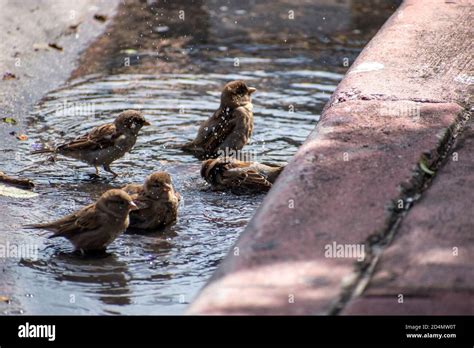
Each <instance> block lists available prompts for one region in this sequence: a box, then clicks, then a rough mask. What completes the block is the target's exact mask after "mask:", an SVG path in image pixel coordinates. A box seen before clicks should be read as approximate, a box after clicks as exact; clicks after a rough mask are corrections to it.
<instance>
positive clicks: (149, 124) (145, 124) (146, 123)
mask: <svg viewBox="0 0 474 348" xmlns="http://www.w3.org/2000/svg"><path fill="white" fill-rule="evenodd" d="M143 125H144V126H151V123H150V122H148V121H145V122H143Z"/></svg>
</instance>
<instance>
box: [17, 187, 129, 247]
mask: <svg viewBox="0 0 474 348" xmlns="http://www.w3.org/2000/svg"><path fill="white" fill-rule="evenodd" d="M134 209H137V206H136V205H135V203H134V202H133V201H132V198H131V197H130V196H129V195H128V194H127V193H126V192H124V191H122V190H117V189H113V190H108V191H106V192H105V193H104V194H102V196H101V197H100V198H99V199H98V200H97V202H96V203H94V204H90V205H88V206H86V207H84V208H82V209H80V210H79V211H77V212H75V213H72V214H70V215H67V216H65V217H63V218H62V219H59V220H56V221H53V222H48V223H42V224H34V225H27V226H25V228H37V229H45V230H48V231H52V232H54V234H53V235H52V236H50V237H49V238H56V237H64V238H66V239H68V240H69V241H70V242H71V243H72V244H73V245H74V247H75V248H76V250H80V251H82V252H93V251H103V250H105V248H106V247H107V246H108V245H109V244H110V243H112V242H113V241H114V240H115V239H116V238H117V237H118V236H119V235H120V234H121V233H123V232H124V231H125V230H126V229H127V227H128V224H129V216H128V215H129V212H130V211H131V210H134Z"/></svg>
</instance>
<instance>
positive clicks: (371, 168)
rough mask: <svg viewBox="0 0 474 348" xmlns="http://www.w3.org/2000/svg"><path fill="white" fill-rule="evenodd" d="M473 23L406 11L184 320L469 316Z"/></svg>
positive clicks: (438, 7)
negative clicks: (195, 316) (193, 317)
mask: <svg viewBox="0 0 474 348" xmlns="http://www.w3.org/2000/svg"><path fill="white" fill-rule="evenodd" d="M471 12H472V3H470V2H468V1H458V2H456V1H452V2H451V1H450V2H432V1H406V2H404V3H403V5H402V6H401V7H400V8H399V10H398V11H397V12H396V13H395V14H394V15H393V16H392V18H391V19H390V20H389V21H388V22H387V23H386V24H385V25H384V27H383V28H382V29H381V31H380V32H379V33H378V34H377V36H376V37H375V38H374V39H373V40H372V41H371V43H370V44H369V45H368V46H367V47H366V49H365V50H364V52H363V53H362V54H361V55H360V56H359V58H358V59H357V61H356V62H355V63H354V65H353V67H352V68H351V70H350V71H349V73H348V74H347V76H346V77H345V79H344V80H343V81H342V82H341V84H340V85H339V87H338V89H337V91H336V92H335V93H334V95H333V97H332V99H331V101H330V102H329V103H328V105H327V107H326V109H325V112H324V114H323V116H322V119H321V122H320V123H319V124H318V126H317V127H316V129H315V130H314V131H313V133H312V134H311V135H310V136H309V138H308V140H307V141H306V143H305V144H304V145H303V146H302V147H301V148H300V150H299V151H298V153H297V154H296V155H295V157H294V158H293V159H292V161H291V162H290V163H289V165H288V168H287V169H285V171H284V173H283V174H282V176H281V177H280V179H279V180H278V182H277V184H276V185H275V187H274V188H273V189H272V190H271V192H270V193H269V194H268V196H267V197H266V199H265V201H264V203H263V205H262V206H261V208H260V209H259V210H258V212H257V213H256V215H255V216H254V218H253V219H252V221H251V222H250V224H249V226H248V227H247V229H246V230H245V232H244V233H243V234H242V236H241V238H240V239H239V241H238V242H237V244H236V246H235V248H234V249H233V250H231V252H230V253H229V255H228V256H227V258H226V259H225V261H224V262H223V263H222V265H221V267H220V268H219V269H218V271H217V272H216V273H215V275H214V277H213V278H212V279H211V281H210V282H209V283H208V285H207V287H206V288H205V289H204V290H203V291H202V293H201V294H200V296H199V297H198V298H197V299H196V300H195V302H194V303H193V304H192V306H191V308H190V310H189V313H193V314H196V313H199V314H203V313H205V314H217V313H226V314H397V313H405V314H474V306H472V303H473V296H474V277H473V269H474V267H473V266H474V265H473V258H472V254H473V245H474V240H473V238H472V232H473V229H474V214H473V210H472V201H473V196H474V194H473V191H472V190H471V189H470V188H471V187H472V183H471V182H472V180H473V176H472V175H473V174H472V172H473V171H472V169H473V167H474V156H473V155H472V150H473V147H474V140H473V134H474V133H473V128H472V121H469V122H468V123H467V125H465V119H466V118H468V117H469V112H468V111H469V109H470V107H471V106H470V105H471V100H469V98H470V96H471V95H472V84H473V75H472V74H473V62H472V52H473V49H472V45H473V44H472V40H471V39H470V38H472V26H471V25H470V20H469V18H470V15H471V14H470V13H471ZM456 156H457V157H456ZM470 184H471V185H470ZM340 248H342V249H343V252H342V253H341V254H338V251H339V249H340ZM332 251H334V253H332V254H331V252H332ZM358 252H360V253H358ZM362 252H363V253H362ZM361 256H363V257H361ZM469 256H470V257H469ZM357 257H361V258H363V260H362V261H357Z"/></svg>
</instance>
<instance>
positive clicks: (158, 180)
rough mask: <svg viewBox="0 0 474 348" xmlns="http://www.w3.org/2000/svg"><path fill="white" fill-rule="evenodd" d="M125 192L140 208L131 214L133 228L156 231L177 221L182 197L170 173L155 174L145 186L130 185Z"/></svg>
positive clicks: (146, 180) (147, 180)
mask: <svg viewBox="0 0 474 348" xmlns="http://www.w3.org/2000/svg"><path fill="white" fill-rule="evenodd" d="M123 190H124V191H125V192H127V193H128V194H129V195H130V196H131V197H132V199H133V201H134V202H135V203H136V204H137V206H138V210H135V211H132V212H131V213H130V227H131V228H134V229H141V230H155V229H157V228H160V227H163V226H166V225H169V224H171V223H173V222H175V221H176V218H177V216H178V205H179V200H180V196H179V193H178V192H176V191H175V190H174V187H173V184H172V182H171V176H170V175H169V174H168V173H166V172H155V173H153V174H151V175H149V176H148V177H147V178H146V179H145V183H144V184H143V185H137V184H129V185H127V186H125V187H124V188H123Z"/></svg>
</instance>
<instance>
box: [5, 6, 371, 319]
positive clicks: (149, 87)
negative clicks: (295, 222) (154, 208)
mask: <svg viewBox="0 0 474 348" xmlns="http://www.w3.org/2000/svg"><path fill="white" fill-rule="evenodd" d="M211 12H212V11H211ZM310 29H311V28H309V29H308V30H310ZM314 31H315V32H316V31H317V28H314ZM356 36H357V35H356ZM303 39H304V38H303ZM233 40H234V41H233ZM238 40H239V37H238V36H234V37H229V38H227V40H226V41H225V42H222V41H219V40H216V41H214V42H207V43H205V44H204V43H202V44H201V45H197V46H194V47H193V49H192V50H189V51H191V53H189V52H188V53H189V56H190V57H191V60H193V61H194V63H195V65H194V69H192V70H193V71H197V72H196V73H193V74H191V73H189V74H183V73H179V74H178V73H169V74H148V71H149V67H148V68H147V69H146V71H147V73H146V74H144V73H133V74H126V73H123V71H119V72H118V73H117V72H116V73H114V74H112V75H94V76H88V77H85V78H82V79H80V80H75V81H72V82H71V83H70V84H68V86H66V87H64V88H62V89H59V90H57V91H54V92H52V93H49V94H48V95H47V96H46V97H45V98H44V99H43V100H42V102H41V103H40V104H39V105H37V107H36V108H35V110H34V112H33V113H32V115H31V116H32V117H31V121H30V124H29V128H28V135H29V137H30V140H29V141H28V142H24V143H20V144H19V146H18V148H17V149H15V152H16V156H15V158H16V161H15V166H14V167H15V168H18V167H26V166H29V165H31V164H32V161H34V160H38V158H33V157H32V156H30V155H29V154H28V153H29V151H30V149H31V146H32V145H33V143H34V142H55V141H61V140H62V139H68V138H72V137H73V136H76V135H78V134H82V133H83V132H85V131H87V130H89V129H90V128H92V127H93V126H96V125H97V124H101V123H105V122H110V121H112V120H113V119H114V118H115V116H116V115H117V114H118V113H119V112H121V111H122V110H124V109H131V108H134V109H141V110H142V111H143V112H144V114H145V115H146V118H147V119H148V120H149V121H150V122H151V123H152V126H150V127H145V128H143V130H142V132H141V135H140V137H139V138H138V141H137V144H136V146H135V147H134V149H133V151H132V153H131V154H127V155H126V156H125V157H124V158H122V159H120V160H118V161H117V162H115V163H114V164H112V168H113V169H114V170H115V171H116V172H118V173H120V174H121V175H120V176H119V177H118V178H117V179H115V180H113V181H107V180H95V181H94V180H91V179H90V178H89V176H88V174H89V173H93V171H94V169H93V168H92V167H90V166H87V165H86V164H83V163H81V162H76V161H74V160H70V159H65V158H61V160H60V161H58V162H57V163H54V164H50V163H44V164H38V165H37V166H34V167H32V168H30V169H29V170H28V171H25V172H24V174H25V175H26V176H28V177H30V178H32V179H34V181H35V182H36V183H37V190H36V191H37V192H38V193H39V194H40V196H39V197H38V198H35V199H31V200H22V201H18V200H14V199H9V198H1V201H2V205H3V206H2V208H5V209H4V214H6V215H9V216H10V220H9V221H13V222H11V223H9V224H7V225H4V226H3V229H5V231H3V232H5V233H8V236H9V240H12V241H16V242H17V243H21V242H23V243H32V244H35V245H38V247H39V253H38V258H37V259H31V258H24V259H22V260H21V261H19V262H12V263H9V264H8V268H9V277H10V278H11V279H14V283H15V284H16V285H15V286H16V288H17V289H21V291H19V293H18V294H17V297H19V298H21V299H20V300H19V301H18V302H21V304H22V307H23V308H24V309H25V311H26V313H28V314H179V313H182V312H183V311H184V309H185V308H186V306H187V304H189V302H190V301H191V300H192V299H193V297H194V296H195V295H196V294H197V292H198V291H199V289H200V288H201V287H202V286H203V284H204V283H205V282H206V280H207V279H208V278H209V276H210V275H211V274H212V272H213V271H214V270H215V269H216V267H217V266H218V264H219V262H220V261H221V260H222V258H223V257H224V256H225V255H226V254H227V252H228V251H229V250H230V248H231V246H232V245H233V243H234V242H235V240H236V238H237V237H238V235H239V233H240V232H241V231H242V230H243V229H244V227H245V225H246V224H247V222H248V220H249V219H250V218H251V216H252V215H253V213H254V211H255V209H256V208H257V207H258V205H259V204H260V203H261V201H262V199H263V196H262V195H257V196H234V195H231V194H228V193H216V192H210V191H209V190H207V186H206V184H205V183H204V181H203V180H202V179H201V178H200V176H199V169H200V163H199V161H197V160H196V159H195V158H194V157H192V156H189V155H187V154H184V153H182V152H181V151H179V150H176V149H170V148H167V145H168V144H171V143H182V142H185V141H186V140H189V139H191V138H193V137H194V135H195V134H196V131H197V127H198V125H199V122H200V121H202V120H204V119H206V118H207V117H209V116H210V115H211V114H212V112H213V111H214V110H215V109H216V108H217V107H218V104H219V96H220V89H221V87H222V86H223V85H224V84H225V83H226V82H228V81H229V80H233V79H244V80H246V81H247V82H248V84H249V85H252V86H255V87H257V88H258V92H257V93H255V94H254V99H253V104H254V114H255V125H254V134H253V137H252V139H251V142H250V144H249V145H247V146H246V147H245V150H246V151H249V152H251V153H252V154H254V155H256V159H257V160H259V161H271V162H286V161H288V160H289V159H290V158H291V156H292V155H293V154H294V153H295V152H296V150H297V147H296V146H295V145H294V144H291V143H288V142H286V141H284V140H282V138H290V139H291V140H294V141H296V142H302V141H304V139H305V138H306V136H307V135H308V134H309V132H310V131H311V130H312V129H313V128H314V126H315V125H316V123H317V121H318V119H319V114H320V112H321V110H322V108H323V106H324V104H325V103H326V102H327V100H328V99H329V96H330V94H331V93H332V92H333V91H334V89H335V88H336V85H337V84H338V82H339V81H340V79H341V78H342V77H343V75H342V73H343V71H342V69H341V68H340V66H339V67H337V66H335V65H324V62H323V63H322V61H321V57H330V56H331V55H332V54H334V55H336V53H335V52H336V51H337V52H339V51H340V50H341V49H346V50H348V51H352V52H358V51H360V49H361V48H362V46H363V44H364V43H365V42H366V41H367V38H363V39H361V38H359V40H360V41H358V42H356V43H354V41H351V43H350V44H347V46H345V47H344V46H343V47H342V48H341V47H334V46H331V48H330V49H329V48H328V47H326V50H319V51H315V50H314V49H313V48H314V47H311V46H310V47H305V46H304V45H300V46H298V47H296V46H295V47H296V48H295V49H294V50H293V51H292V52H290V53H288V52H287V49H286V48H285V49H284V50H283V49H282V46H281V45H280V41H279V40H280V39H279V38H277V39H271V38H270V39H268V40H267V42H265V43H264V42H260V43H258V44H251V43H242V42H238ZM272 40H273V41H272ZM276 41H278V42H276ZM322 48H324V47H322ZM290 51H291V49H290ZM229 52H231V53H229ZM141 54H142V55H143V56H146V55H147V54H148V53H146V50H143V52H141ZM254 54H256V55H258V56H257V57H255V56H253V55H254ZM353 54H354V53H353ZM232 57H239V64H240V66H239V68H238V69H236V68H235V66H234V64H235V59H234V58H232ZM338 64H340V61H339V62H338ZM196 67H198V68H196ZM137 70H139V69H135V70H134V72H136V71H137ZM190 70H191V69H190ZM0 165H1V166H2V168H5V169H6V170H8V169H9V168H13V166H12V165H11V164H9V163H0ZM157 170H166V171H168V172H169V173H170V174H171V175H172V177H173V180H174V184H175V187H176V189H177V190H178V191H179V192H180V193H181V196H182V197H183V202H182V205H181V206H180V211H179V220H178V222H177V223H176V224H175V225H173V226H170V227H168V228H167V229H165V230H164V231H161V232H156V233H152V234H147V235H124V236H122V237H120V238H119V239H117V240H116V241H115V242H114V243H113V244H112V245H111V246H110V247H109V249H108V252H109V253H110V255H109V256H108V257H105V258H87V259H81V258H79V257H77V256H74V255H71V254H70V252H71V246H70V245H69V243H68V242H67V241H66V240H61V239H55V240H49V239H47V234H46V233H44V232H41V231H24V230H22V229H21V225H23V224H26V223H31V222H37V221H49V220H51V219H56V218H59V217H61V216H64V215H65V214H68V213H70V212H72V211H74V210H76V209H78V208H80V207H82V206H84V205H86V204H88V203H90V202H91V201H92V200H95V199H97V198H98V197H99V196H100V194H101V193H102V192H103V191H105V190H106V189H109V188H111V187H121V186H123V185H125V184H127V183H130V182H142V180H143V178H144V177H145V176H146V175H148V174H149V173H151V172H152V171H157ZM6 215H5V216H6ZM12 282H13V281H12ZM12 312H13V311H8V310H7V311H6V313H12Z"/></svg>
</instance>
